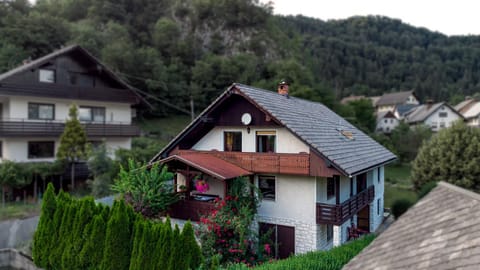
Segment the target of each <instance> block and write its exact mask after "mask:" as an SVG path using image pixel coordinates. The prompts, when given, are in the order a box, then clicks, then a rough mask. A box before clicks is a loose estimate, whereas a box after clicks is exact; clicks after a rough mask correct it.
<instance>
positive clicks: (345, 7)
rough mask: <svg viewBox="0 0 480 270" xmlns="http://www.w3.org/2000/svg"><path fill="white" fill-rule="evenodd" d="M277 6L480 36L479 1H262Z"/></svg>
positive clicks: (311, 14) (281, 10)
mask: <svg viewBox="0 0 480 270" xmlns="http://www.w3.org/2000/svg"><path fill="white" fill-rule="evenodd" d="M269 1H271V2H273V7H274V10H273V12H274V13H275V14H282V15H297V14H302V15H304V16H307V17H314V18H319V19H322V20H329V19H346V18H348V17H351V16H356V15H362V16H364V15H383V16H387V17H390V18H395V19H400V20H402V21H403V22H404V23H408V24H410V25H413V26H417V27H425V28H427V29H429V30H432V31H437V32H440V33H443V34H446V35H449V36H451V35H480V1H476V0H453V1H452V0H450V1H448V0H437V1H435V0H428V1H427V0H395V1H392V0H261V2H263V3H266V2H269Z"/></svg>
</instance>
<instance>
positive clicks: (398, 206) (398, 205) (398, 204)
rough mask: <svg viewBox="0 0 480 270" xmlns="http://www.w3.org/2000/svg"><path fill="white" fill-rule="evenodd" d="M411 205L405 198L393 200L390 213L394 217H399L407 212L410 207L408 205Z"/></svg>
mask: <svg viewBox="0 0 480 270" xmlns="http://www.w3.org/2000/svg"><path fill="white" fill-rule="evenodd" d="M412 205H413V202H412V201H410V200H408V199H405V198H400V199H397V200H395V201H394V202H393V203H392V214H393V216H394V217H395V219H397V218H399V217H400V216H401V215H402V214H403V213H405V212H407V210H408V208H410V206H412Z"/></svg>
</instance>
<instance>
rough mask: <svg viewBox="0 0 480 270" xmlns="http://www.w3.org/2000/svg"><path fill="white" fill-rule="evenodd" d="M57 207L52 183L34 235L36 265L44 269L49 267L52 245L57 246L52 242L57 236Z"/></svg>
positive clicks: (47, 191)
mask: <svg viewBox="0 0 480 270" xmlns="http://www.w3.org/2000/svg"><path fill="white" fill-rule="evenodd" d="M56 207H57V201H56V198H55V189H54V187H53V185H52V183H49V184H48V187H47V190H46V191H45V196H44V197H43V202H42V211H41V216H40V220H39V222H38V227H37V230H36V232H35V235H34V242H33V250H32V253H33V260H34V261H35V264H36V265H37V266H39V267H42V268H47V267H48V266H49V265H48V256H49V251H50V249H51V247H52V245H53V244H55V243H53V242H52V241H51V239H52V238H51V235H53V234H55V227H54V217H55V209H56Z"/></svg>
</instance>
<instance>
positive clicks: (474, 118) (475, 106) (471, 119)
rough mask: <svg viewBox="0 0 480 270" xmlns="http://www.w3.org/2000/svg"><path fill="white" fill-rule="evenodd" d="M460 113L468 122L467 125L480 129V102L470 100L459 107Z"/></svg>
mask: <svg viewBox="0 0 480 270" xmlns="http://www.w3.org/2000/svg"><path fill="white" fill-rule="evenodd" d="M455 108H458V110H459V113H460V114H462V115H463V117H464V118H465V120H466V121H467V125H469V126H472V127H480V102H479V101H476V100H475V99H468V100H465V101H463V102H461V103H460V104H458V105H457V106H455Z"/></svg>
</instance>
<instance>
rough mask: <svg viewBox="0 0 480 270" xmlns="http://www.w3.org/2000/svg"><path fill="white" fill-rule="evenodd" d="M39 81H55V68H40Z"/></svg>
mask: <svg viewBox="0 0 480 270" xmlns="http://www.w3.org/2000/svg"><path fill="white" fill-rule="evenodd" d="M38 74H39V75H38V76H39V78H38V79H39V81H40V82H45V83H54V82H55V70H50V69H40V70H39V71H38Z"/></svg>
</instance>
